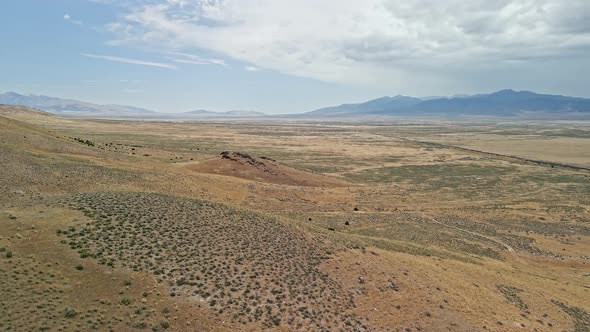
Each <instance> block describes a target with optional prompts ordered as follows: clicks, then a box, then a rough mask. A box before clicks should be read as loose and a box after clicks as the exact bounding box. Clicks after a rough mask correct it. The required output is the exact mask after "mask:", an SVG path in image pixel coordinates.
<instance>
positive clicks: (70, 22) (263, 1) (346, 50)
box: [0, 0, 590, 114]
mask: <svg viewBox="0 0 590 332" xmlns="http://www.w3.org/2000/svg"><path fill="white" fill-rule="evenodd" d="M0 41H1V44H0V45H1V46H0V93H1V92H7V91H15V92H18V93H23V94H43V95H49V96H54V97H61V98H71V99H79V100H83V101H88V102H94V103H100V104H123V105H131V106H138V107H144V108H148V109H152V110H157V111H161V112H184V111H191V110H196V109H207V110H212V111H229V110H252V111H261V112H265V113H269V114H280V113H299V112H305V111H310V110H313V109H317V108H320V107H324V106H331V105H337V104H342V103H350V102H361V101H365V100H369V99H373V98H378V97H382V96H386V95H387V96H394V95H398V94H401V95H411V96H448V95H454V94H473V93H489V92H493V91H496V90H500V89H505V88H512V89H515V90H531V91H535V92H540V93H553V94H564V95H571V96H579V97H590V88H588V87H589V86H590V80H589V79H588V78H589V77H590V1H588V0H568V1H563V0H494V1H489V0H470V1H467V0H464V1H459V0H445V1H438V0H414V1H409V0H406V1H399V0H297V1H293V0H51V1H48V0H4V1H2V2H1V3H0Z"/></svg>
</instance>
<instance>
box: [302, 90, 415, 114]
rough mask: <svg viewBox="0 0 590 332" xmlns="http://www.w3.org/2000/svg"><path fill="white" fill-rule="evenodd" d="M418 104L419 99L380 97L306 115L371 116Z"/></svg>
mask: <svg viewBox="0 0 590 332" xmlns="http://www.w3.org/2000/svg"><path fill="white" fill-rule="evenodd" d="M420 102H422V100H421V99H419V98H414V97H407V96H400V95H398V96H395V97H382V98H378V99H373V100H369V101H367V102H364V103H361V104H342V105H340V106H333V107H326V108H320V109H318V110H315V111H312V112H309V113H306V114H308V115H311V116H336V115H348V114H365V113H368V114H372V113H380V112H389V111H394V110H397V109H401V108H405V107H409V106H413V105H416V104H418V103H420Z"/></svg>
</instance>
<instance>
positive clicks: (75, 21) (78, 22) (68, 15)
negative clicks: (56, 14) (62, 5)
mask: <svg viewBox="0 0 590 332" xmlns="http://www.w3.org/2000/svg"><path fill="white" fill-rule="evenodd" d="M64 20H65V21H68V22H71V23H72V24H76V25H82V24H83V22H82V21H80V20H73V19H72V16H70V14H64Z"/></svg>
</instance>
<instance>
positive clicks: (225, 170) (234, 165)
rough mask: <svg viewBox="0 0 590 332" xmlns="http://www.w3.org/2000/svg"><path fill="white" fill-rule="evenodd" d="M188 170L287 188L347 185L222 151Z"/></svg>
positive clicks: (339, 181) (271, 160)
mask: <svg viewBox="0 0 590 332" xmlns="http://www.w3.org/2000/svg"><path fill="white" fill-rule="evenodd" d="M186 167H187V168H188V169H190V170H192V171H195V172H199V173H210V174H219V175H225V176H234V177H238V178H242V179H247V180H253V181H258V182H269V183H276V184H284V185H291V186H307V187H320V186H332V187H339V186H347V185H348V184H347V183H346V182H344V181H341V180H338V179H335V178H331V177H328V176H324V175H320V174H314V173H310V172H305V171H301V170H298V169H295V168H292V167H289V166H285V165H281V164H280V163H279V162H277V161H276V160H274V159H271V158H268V157H254V156H251V155H249V154H247V153H242V152H229V151H224V152H222V153H221V154H220V155H219V157H218V158H213V159H209V160H205V161H202V162H196V163H191V164H189V165H188V166H186Z"/></svg>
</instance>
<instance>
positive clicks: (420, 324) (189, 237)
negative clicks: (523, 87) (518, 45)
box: [0, 106, 590, 331]
mask: <svg viewBox="0 0 590 332" xmlns="http://www.w3.org/2000/svg"><path fill="white" fill-rule="evenodd" d="M588 168H590V124H589V123H567V122H563V123H557V124H555V123H553V124H548V123H543V122H539V123H537V124H530V123H527V125H526V126H525V125H519V124H518V123H510V122H509V121H506V123H505V124H504V123H490V122H483V121H470V122H461V123H453V122H435V121H422V122H412V121H409V120H404V121H397V122H394V121H391V122H389V123H386V122H382V123H365V124H353V123H350V122H349V123H336V122H333V123H320V122H307V123H306V122H303V121H285V120H284V121H279V120H276V121H265V122H260V123H255V122H236V121H234V122H223V123H222V122H205V123H177V122H139V121H108V120H79V119H69V118H60V117H57V116H52V115H48V114H45V113H41V112H37V111H34V110H30V109H26V108H22V107H9V106H0V250H1V251H2V252H1V253H0V254H1V257H0V294H2V296H0V317H1V318H0V329H1V330H6V331H29V330H30V331H33V330H48V331H75V330H77V331H87V330H91V329H96V330H101V331H103V330H104V331H109V330H110V331H127V330H129V331H134V330H152V331H165V330H173V331H259V330H262V329H267V330H276V331H304V330H305V331H308V330H309V331H322V330H323V331H340V330H342V331H485V330H487V331H589V330H590V313H589V312H590V177H589V176H590V170H588Z"/></svg>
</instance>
